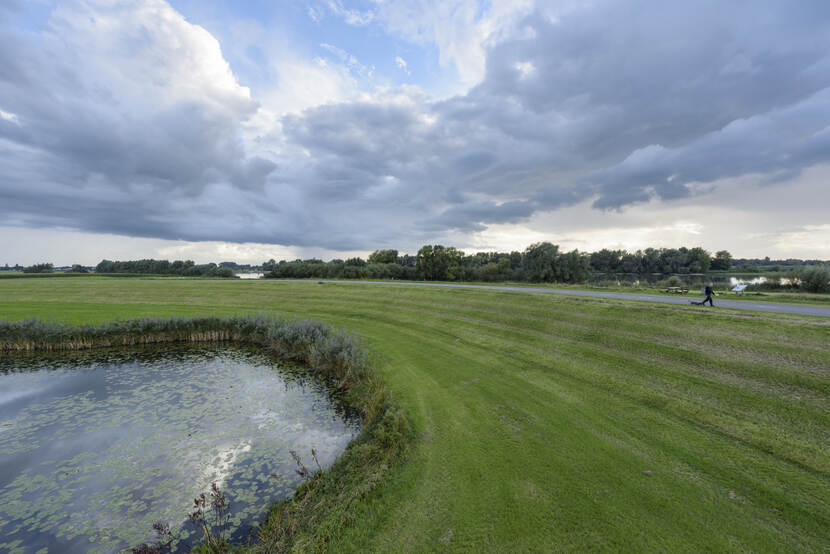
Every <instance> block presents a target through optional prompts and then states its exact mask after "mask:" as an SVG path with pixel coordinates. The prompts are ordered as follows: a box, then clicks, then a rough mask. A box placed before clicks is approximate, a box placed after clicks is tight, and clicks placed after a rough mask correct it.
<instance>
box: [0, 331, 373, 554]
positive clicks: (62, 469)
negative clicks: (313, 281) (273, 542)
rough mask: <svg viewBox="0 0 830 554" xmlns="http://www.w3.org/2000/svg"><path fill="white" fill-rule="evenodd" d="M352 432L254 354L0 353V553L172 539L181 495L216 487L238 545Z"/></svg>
mask: <svg viewBox="0 0 830 554" xmlns="http://www.w3.org/2000/svg"><path fill="white" fill-rule="evenodd" d="M358 431H359V421H358V420H357V419H356V418H355V417H353V416H349V415H347V414H345V413H344V412H343V410H342V409H341V408H339V407H338V404H337V403H336V402H335V401H333V400H332V398H331V397H330V395H329V394H328V391H327V390H326V388H325V386H323V385H322V384H321V383H319V382H317V381H315V380H313V379H311V378H310V377H309V376H308V375H307V374H305V373H304V372H303V371H302V370H296V369H293V370H292V369H290V368H285V367H280V366H278V365H277V364H276V363H275V362H274V361H273V360H272V359H271V358H270V357H268V356H267V355H265V354H263V353H261V352H258V351H256V350H254V349H249V348H243V347H226V346H223V347H217V346H198V345H197V346H194V345H182V346H167V347H161V348H159V347H155V348H144V349H108V350H102V351H91V352H86V353H74V354H69V355H66V354H64V355H61V356H60V357H57V356H54V357H48V358H47V357H43V356H39V357H29V356H8V355H0V552H6V551H9V552H39V551H44V552H45V551H46V550H42V549H48V551H49V552H90V551H92V552H117V551H118V550H119V549H122V548H125V547H129V546H134V545H137V544H139V543H141V542H143V541H148V540H151V539H152V538H153V535H152V532H151V531H150V530H151V527H152V524H153V522H155V521H165V522H169V523H170V524H171V526H172V527H174V528H175V529H178V533H179V535H180V536H181V538H182V540H181V541H180V542H179V544H178V550H187V546H188V545H189V544H190V543H191V541H192V540H193V539H194V538H195V537H196V535H197V533H194V528H193V526H192V524H190V523H189V522H187V521H186V518H187V513H188V511H189V509H190V507H191V506H192V504H193V498H194V497H195V496H197V495H198V494H199V493H200V492H207V491H208V489H209V487H210V484H211V483H212V482H215V483H217V484H218V485H219V486H220V487H221V488H222V489H223V490H224V491H226V493H227V495H228V498H229V500H230V504H231V530H230V532H231V533H232V535H233V537H234V538H236V539H237V540H240V539H244V537H246V536H247V535H248V534H249V533H250V532H251V531H252V526H255V525H256V524H257V522H258V521H260V520H261V519H262V517H263V516H264V514H265V511H266V510H267V507H268V505H269V504H270V503H271V502H273V501H274V500H278V499H280V498H283V497H285V496H287V495H290V494H291V493H293V490H294V489H295V488H296V486H297V485H298V484H299V477H298V476H297V474H296V473H295V471H294V468H295V467H296V464H295V463H294V461H293V460H292V458H291V456H290V454H289V450H295V451H296V452H297V453H298V454H299V455H300V456H301V458H302V459H303V462H304V463H305V465H306V466H308V467H309V468H310V469H311V468H316V464H314V462H313V460H312V457H311V449H312V448H315V449H316V451H317V457H318V459H319V461H320V463H321V464H322V466H323V467H326V466H327V465H329V464H331V463H332V462H333V461H334V459H335V458H336V457H337V456H338V455H339V454H340V453H341V452H342V451H343V450H344V449H345V447H346V445H347V444H348V442H349V441H350V440H351V439H352V438H353V437H354V436H355V435H356V433H357V432H358Z"/></svg>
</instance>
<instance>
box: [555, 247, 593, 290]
mask: <svg viewBox="0 0 830 554" xmlns="http://www.w3.org/2000/svg"><path fill="white" fill-rule="evenodd" d="M590 274H591V261H590V257H589V256H588V255H587V254H581V253H580V252H579V250H572V251H571V252H568V253H567V254H562V255H560V256H559V258H558V260H557V263H556V280H557V281H561V282H563V283H582V282H584V281H585V280H586V279H588V276H589V275H590Z"/></svg>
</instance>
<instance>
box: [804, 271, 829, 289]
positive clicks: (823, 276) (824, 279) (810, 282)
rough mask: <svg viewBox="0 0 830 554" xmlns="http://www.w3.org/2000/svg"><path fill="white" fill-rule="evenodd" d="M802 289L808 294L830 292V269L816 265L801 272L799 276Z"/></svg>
mask: <svg viewBox="0 0 830 554" xmlns="http://www.w3.org/2000/svg"><path fill="white" fill-rule="evenodd" d="M798 279H799V281H800V283H801V289H802V290H805V291H807V292H830V268H828V267H827V266H823V265H815V266H811V267H807V268H804V269H802V270H801V272H800V273H799V275H798Z"/></svg>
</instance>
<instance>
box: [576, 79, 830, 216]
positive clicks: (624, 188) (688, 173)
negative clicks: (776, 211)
mask: <svg viewBox="0 0 830 554" xmlns="http://www.w3.org/2000/svg"><path fill="white" fill-rule="evenodd" d="M828 159H830V88H827V89H825V90H823V91H821V92H819V93H818V94H816V95H814V96H811V97H810V98H808V99H806V100H804V101H802V102H799V103H797V104H795V105H793V106H789V107H787V108H784V109H780V110H774V111H772V112H769V113H765V114H762V115H757V116H753V117H751V118H748V119H741V120H736V121H733V122H731V123H730V124H729V125H727V126H725V127H724V128H723V129H720V130H718V131H714V132H712V133H709V134H706V135H704V136H702V137H700V138H699V139H697V140H695V141H692V142H690V143H689V144H686V145H683V146H680V147H677V148H662V147H656V146H649V147H646V148H643V149H639V150H636V151H635V152H633V153H632V154H631V155H629V156H628V157H627V158H626V159H625V160H624V161H623V162H621V163H620V164H618V165H616V166H613V167H610V168H608V169H606V170H603V171H601V172H598V173H597V174H595V175H593V176H591V177H589V179H592V180H594V181H595V182H597V183H599V185H600V189H599V190H600V192H601V196H600V198H599V200H597V202H596V204H595V205H596V206H597V207H601V208H608V207H620V206H621V205H624V204H626V203H630V202H631V201H632V200H646V199H648V198H649V197H650V196H651V195H658V196H660V197H663V198H676V197H682V196H688V195H689V194H691V192H690V190H689V188H688V187H687V185H688V184H690V183H693V182H704V183H705V182H711V181H715V180H717V179H722V178H727V177H737V176H740V175H745V174H750V173H758V174H761V175H762V176H764V177H763V178H762V182H763V183H765V184H770V183H775V182H781V181H784V180H787V179H791V178H793V177H795V176H797V175H798V174H799V173H800V172H801V170H802V169H804V168H806V167H810V166H812V165H815V164H817V163H820V162H823V161H827V160H828ZM621 193H622V194H621Z"/></svg>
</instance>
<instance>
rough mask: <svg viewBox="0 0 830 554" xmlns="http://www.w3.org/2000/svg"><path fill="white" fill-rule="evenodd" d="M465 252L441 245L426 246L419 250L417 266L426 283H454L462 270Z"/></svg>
mask: <svg viewBox="0 0 830 554" xmlns="http://www.w3.org/2000/svg"><path fill="white" fill-rule="evenodd" d="M463 257H464V252H462V251H460V250H457V249H455V248H453V247H452V246H450V247H445V246H442V245H440V244H436V245H434V246H433V245H430V244H428V245H425V246H423V247H421V249H420V250H418V256H417V260H416V265H417V267H418V272H419V273H420V274H421V278H422V279H424V280H426V281H454V280H456V279H457V278H458V275H459V270H460V269H461V259H462V258H463Z"/></svg>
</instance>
